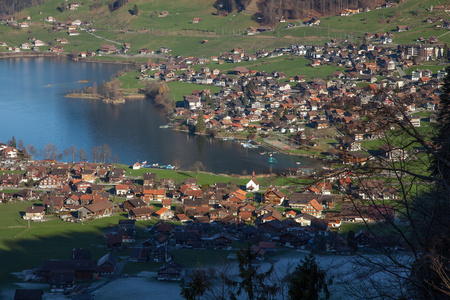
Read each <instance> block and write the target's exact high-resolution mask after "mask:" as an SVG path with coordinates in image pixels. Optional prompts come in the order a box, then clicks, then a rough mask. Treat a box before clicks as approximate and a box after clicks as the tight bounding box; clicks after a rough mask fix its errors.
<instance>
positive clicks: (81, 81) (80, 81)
mask: <svg viewBox="0 0 450 300" xmlns="http://www.w3.org/2000/svg"><path fill="white" fill-rule="evenodd" d="M78 82H79V83H83V82H89V80H78Z"/></svg>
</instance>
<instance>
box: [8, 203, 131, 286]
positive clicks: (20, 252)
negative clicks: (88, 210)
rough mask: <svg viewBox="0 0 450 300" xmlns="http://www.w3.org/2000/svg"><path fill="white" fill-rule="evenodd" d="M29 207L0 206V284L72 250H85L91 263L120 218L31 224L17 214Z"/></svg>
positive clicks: (14, 204)
mask: <svg viewBox="0 0 450 300" xmlns="http://www.w3.org/2000/svg"><path fill="white" fill-rule="evenodd" d="M32 204H33V203H30V202H28V203H9V204H2V205H1V206H0V232H1V233H0V255H1V259H0V261H1V272H0V282H1V283H2V284H5V283H11V282H14V280H17V279H15V277H14V276H12V275H11V274H10V273H11V272H20V271H22V270H25V269H30V268H34V267H37V266H39V265H40V264H41V263H42V262H43V261H45V260H49V259H67V258H69V256H70V254H71V251H72V249H73V248H77V247H81V248H89V249H90V250H91V251H92V255H93V257H94V258H95V259H98V258H100V257H101V256H103V255H105V254H106V253H107V251H106V249H105V239H104V238H103V234H104V230H105V228H107V227H108V226H110V225H113V224H117V222H118V220H119V219H121V218H123V216H114V217H111V218H105V219H99V220H93V221H90V222H87V223H67V222H62V221H61V220H59V219H55V220H52V221H47V222H42V223H34V222H31V224H30V227H28V222H27V221H25V220H23V219H22V218H21V214H20V213H21V212H24V211H25V209H26V207H28V206H32Z"/></svg>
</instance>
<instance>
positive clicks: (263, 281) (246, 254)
mask: <svg viewBox="0 0 450 300" xmlns="http://www.w3.org/2000/svg"><path fill="white" fill-rule="evenodd" d="M236 254H237V259H238V263H239V274H238V276H239V278H240V280H239V281H232V280H228V283H229V284H230V285H231V286H232V287H237V292H236V294H237V295H234V293H233V292H232V291H230V294H231V298H232V299H237V298H236V296H240V295H241V293H242V292H243V291H244V292H245V293H246V294H247V299H249V300H254V299H271V297H273V296H275V295H276V293H277V291H278V287H277V285H276V283H274V284H270V280H269V279H270V276H271V275H272V273H273V265H271V267H270V269H269V270H267V271H265V272H262V271H261V269H260V267H259V265H258V264H256V263H255V260H256V258H257V255H258V253H257V252H254V251H253V249H252V247H251V244H250V243H248V244H247V247H246V248H241V249H240V250H239V251H236Z"/></svg>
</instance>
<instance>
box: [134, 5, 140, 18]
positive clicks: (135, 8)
mask: <svg viewBox="0 0 450 300" xmlns="http://www.w3.org/2000/svg"><path fill="white" fill-rule="evenodd" d="M138 15H139V8H138V6H137V5H136V4H134V7H133V16H138Z"/></svg>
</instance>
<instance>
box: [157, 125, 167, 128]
mask: <svg viewBox="0 0 450 300" xmlns="http://www.w3.org/2000/svg"><path fill="white" fill-rule="evenodd" d="M159 128H169V125H161V126H159Z"/></svg>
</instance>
